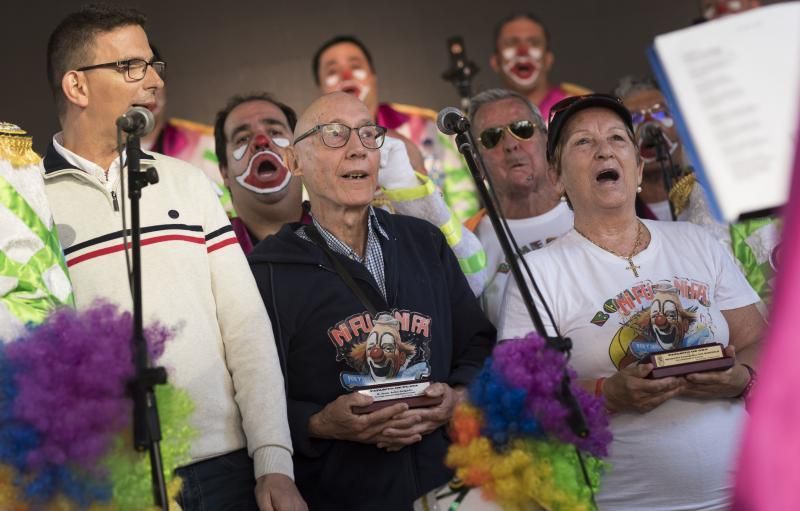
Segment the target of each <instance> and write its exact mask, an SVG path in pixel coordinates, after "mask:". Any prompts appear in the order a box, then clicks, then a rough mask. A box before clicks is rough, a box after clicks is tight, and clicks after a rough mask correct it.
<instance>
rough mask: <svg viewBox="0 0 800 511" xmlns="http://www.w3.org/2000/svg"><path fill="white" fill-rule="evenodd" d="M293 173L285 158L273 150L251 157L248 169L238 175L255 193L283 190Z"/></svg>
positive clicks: (240, 182) (244, 185) (241, 181)
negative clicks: (284, 161) (287, 166)
mask: <svg viewBox="0 0 800 511" xmlns="http://www.w3.org/2000/svg"><path fill="white" fill-rule="evenodd" d="M291 178H292V175H291V174H290V173H289V169H288V168H286V165H285V164H284V163H283V159H282V158H281V157H280V156H279V155H278V154H276V153H273V152H272V151H261V152H259V153H256V154H254V155H253V157H252V158H250V164H249V165H248V166H247V170H246V171H245V172H244V173H243V174H242V175H241V176H237V177H236V181H238V182H239V184H240V185H242V186H243V187H245V188H247V189H248V190H250V191H253V192H255V193H261V194H267V193H275V192H279V191H281V190H283V189H284V188H286V186H287V185H288V184H289V181H290V180H291Z"/></svg>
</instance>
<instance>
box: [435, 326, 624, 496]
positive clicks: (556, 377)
mask: <svg viewBox="0 0 800 511" xmlns="http://www.w3.org/2000/svg"><path fill="white" fill-rule="evenodd" d="M565 370H566V371H567V374H569V376H570V379H571V381H572V385H571V390H572V393H573V394H574V396H575V397H576V399H577V401H578V404H579V406H580V407H581V410H582V411H583V414H584V417H585V419H586V424H587V426H588V428H589V434H588V435H587V436H586V437H584V438H582V437H579V436H577V435H575V433H573V432H572V431H571V430H570V428H569V427H568V426H567V425H566V418H567V415H568V414H569V410H568V409H567V407H565V406H564V405H563V404H562V403H561V402H560V401H559V400H558V398H557V394H558V391H559V389H560V386H561V381H562V376H563V373H564V371H565ZM575 379H576V377H575V373H574V371H572V369H570V368H568V367H567V361H566V358H565V357H564V355H563V354H561V353H559V352H557V351H555V350H552V349H550V348H547V347H546V345H545V341H544V339H542V338H541V337H540V336H538V335H536V334H534V333H531V334H529V335H528V336H527V337H525V338H523V339H515V340H511V341H506V342H504V343H502V344H499V345H498V346H497V347H496V348H495V349H494V352H493V354H492V357H490V358H489V359H487V361H486V363H485V365H484V367H483V369H482V370H481V372H480V373H479V375H478V376H477V378H476V379H475V381H474V382H473V383H472V385H471V386H470V389H469V398H468V400H467V401H466V402H464V403H462V404H461V405H459V407H458V408H457V409H456V411H455V413H454V415H453V420H452V422H451V435H452V439H453V444H452V445H451V447H450V450H449V451H448V454H447V464H448V466H450V467H452V468H454V469H455V470H456V477H458V478H459V479H461V480H462V481H463V482H464V483H465V484H466V485H468V486H473V487H480V488H481V490H482V493H483V496H484V497H485V498H487V499H490V500H493V501H495V502H496V503H497V504H498V505H500V506H501V507H502V508H503V509H508V510H522V509H531V506H532V505H534V506H538V507H540V508H544V509H546V510H549V511H556V510H587V511H588V510H590V509H593V507H594V503H593V498H592V495H593V493H596V492H597V490H598V489H599V487H600V476H601V474H602V472H603V470H604V469H605V468H606V464H605V463H604V462H603V461H601V458H602V457H605V456H606V455H607V454H608V453H607V450H608V445H609V443H610V442H611V433H610V432H609V429H608V417H607V415H606V413H605V411H604V409H603V403H602V401H601V400H600V399H599V398H596V397H594V396H593V395H590V394H589V393H587V392H586V391H584V390H583V389H582V388H580V387H579V386H578V385H577V384H575V383H574V382H575ZM581 459H582V461H583V464H584V467H585V469H586V474H585V476H584V471H583V468H582V467H581ZM587 480H588V485H587Z"/></svg>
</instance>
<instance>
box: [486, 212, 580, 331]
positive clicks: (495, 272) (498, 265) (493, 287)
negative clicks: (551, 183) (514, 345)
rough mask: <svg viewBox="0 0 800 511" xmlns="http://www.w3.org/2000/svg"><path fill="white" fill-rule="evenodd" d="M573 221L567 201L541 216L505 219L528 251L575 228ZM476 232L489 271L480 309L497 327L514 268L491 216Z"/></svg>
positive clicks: (521, 244) (524, 250) (520, 243)
mask: <svg viewBox="0 0 800 511" xmlns="http://www.w3.org/2000/svg"><path fill="white" fill-rule="evenodd" d="M572 220H573V214H572V210H571V209H569V206H567V203H566V202H559V203H558V205H557V206H556V207H554V208H553V209H551V210H550V211H548V212H546V213H544V214H541V215H539V216H534V217H531V218H520V219H508V220H506V222H508V227H509V229H511V233H512V234H513V235H514V238H515V239H516V240H517V244H518V245H519V248H520V250H521V251H522V253H523V254H525V253H527V252H530V251H532V250H537V249H540V248H542V247H544V246H545V245H547V244H548V243H551V242H553V241H555V240H556V239H558V238H559V237H560V236H563V235H564V233H566V232H567V231H569V230H570V229H572ZM475 235H476V236H477V237H478V239H479V240H480V242H481V244H482V245H483V249H484V251H485V252H486V268H487V270H488V272H489V274H488V275H487V280H486V287H485V288H484V291H483V293H482V294H481V298H480V300H481V308H483V311H484V312H485V313H486V317H487V318H489V321H491V322H492V324H493V325H495V326H497V324H498V322H499V321H500V305H502V302H503V293H504V292H505V289H506V282H508V278H509V276H510V275H511V273H510V271H511V270H510V268H509V266H508V262H506V258H505V254H503V249H502V247H500V242H499V241H498V240H497V234H496V233H495V232H494V227H492V221H491V220H490V219H489V216H488V215H485V216H484V217H483V218H481V221H480V223H479V224H478V227H477V228H476V229H475Z"/></svg>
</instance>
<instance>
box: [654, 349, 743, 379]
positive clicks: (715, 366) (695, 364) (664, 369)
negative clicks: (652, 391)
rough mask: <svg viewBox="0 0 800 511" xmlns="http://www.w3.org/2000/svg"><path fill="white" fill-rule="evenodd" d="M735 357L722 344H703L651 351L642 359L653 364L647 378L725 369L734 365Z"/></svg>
mask: <svg viewBox="0 0 800 511" xmlns="http://www.w3.org/2000/svg"><path fill="white" fill-rule="evenodd" d="M735 361H736V360H735V358H734V357H730V356H727V355H726V354H725V351H724V348H723V346H722V344H719V343H713V344H703V345H700V346H694V347H689V348H678V349H675V350H669V351H659V352H656V353H651V354H650V355H649V356H648V357H646V358H644V359H642V360H641V362H640V363H642V364H653V370H652V371H650V374H648V375H647V378H650V379H657V378H665V377H667V376H683V375H685V374H689V373H700V372H705V371H724V370H726V369H728V368H730V367H733V364H734V363H735Z"/></svg>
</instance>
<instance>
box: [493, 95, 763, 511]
mask: <svg viewBox="0 0 800 511" xmlns="http://www.w3.org/2000/svg"><path fill="white" fill-rule="evenodd" d="M636 147H637V146H636V144H635V140H634V134H633V128H632V123H631V118H630V114H629V113H628V110H627V109H626V108H625V107H624V106H623V105H622V102H621V101H620V100H619V99H618V98H615V97H613V96H606V95H602V94H592V95H587V96H578V97H573V98H568V99H565V100H563V101H561V102H560V103H558V104H557V105H556V106H555V107H553V109H552V111H551V119H550V133H549V136H548V143H547V157H548V162H549V165H550V175H551V179H553V181H554V182H555V183H556V186H557V187H558V188H559V190H561V191H562V192H564V193H565V195H566V197H567V200H568V201H569V203H570V205H571V206H572V208H573V210H574V213H575V224H574V228H573V229H572V230H571V231H569V232H568V233H567V234H566V235H564V236H563V237H562V238H560V239H559V240H557V241H555V242H553V243H552V244H550V245H548V246H547V247H545V248H543V249H541V250H537V251H535V252H531V253H529V254H527V255H526V256H525V259H526V260H527V262H528V265H529V266H530V268H531V270H532V272H533V276H534V279H535V280H536V282H537V284H538V285H539V287H540V289H541V291H542V295H543V298H544V301H545V303H546V304H547V305H548V306H549V308H550V310H551V311H552V315H553V321H552V322H551V321H550V318H549V316H548V315H547V314H546V313H545V311H544V308H543V307H542V304H541V303H540V302H539V301H538V298H537V304H536V305H537V308H538V310H539V311H540V312H541V315H542V319H543V321H544V322H545V325H546V327H547V328H548V330H549V332H548V333H549V334H551V335H552V334H554V333H555V330H554V328H553V327H554V326H555V327H556V328H557V329H558V331H559V332H560V333H561V335H563V336H565V337H569V338H571V339H572V342H573V349H572V358H571V365H572V366H573V367H574V369H575V370H576V371H577V373H578V377H579V379H580V382H581V384H582V385H583V386H584V387H585V388H586V389H588V390H590V391H592V392H595V393H597V394H598V395H602V396H603V397H604V398H605V403H606V407H607V409H608V411H609V413H610V414H611V430H612V433H613V434H614V441H613V443H612V444H611V449H610V451H611V452H610V457H609V459H608V461H609V462H610V465H611V467H610V469H609V470H608V472H607V473H606V475H605V476H604V479H603V482H602V485H601V487H602V490H601V492H600V494H599V495H597V503H598V506H599V507H600V509H603V510H606V509H611V510H641V509H648V510H664V511H666V510H670V511H674V510H677V509H680V510H692V509H725V508H726V507H727V506H728V503H729V494H730V490H731V481H732V473H731V470H732V467H733V464H734V460H735V454H736V446H737V443H738V433H739V428H740V426H741V422H742V419H743V414H744V406H743V399H742V398H743V397H744V396H746V394H747V393H748V392H749V391H750V388H751V387H752V385H753V383H754V382H755V371H754V369H753V367H754V365H755V364H754V361H755V359H756V356H757V353H758V341H759V339H760V337H761V331H762V328H763V326H764V322H763V319H762V317H761V315H760V313H759V312H758V310H757V309H756V306H755V304H756V303H757V302H758V296H757V295H756V294H755V292H754V291H753V290H752V288H751V287H750V286H749V285H748V283H747V281H746V280H745V278H744V276H743V275H742V274H741V272H740V271H739V270H738V268H737V267H736V265H735V263H734V261H733V259H732V258H731V256H730V255H729V253H728V252H727V251H726V249H725V247H724V246H723V245H722V244H721V243H720V242H719V241H718V240H715V239H714V238H712V237H711V236H709V235H708V234H707V233H706V232H705V231H704V230H703V229H702V228H701V227H697V226H694V225H691V224H688V223H684V222H657V221H649V220H640V219H639V218H637V217H636V214H635V209H634V203H635V199H636V193H637V188H639V184H640V183H641V179H642V161H641V158H640V156H639V153H638V151H637V149H636ZM553 322H554V323H555V325H553ZM531 330H533V324H532V322H531V320H530V318H529V317H528V314H527V310H526V308H525V305H524V303H523V302H522V298H521V294H520V291H519V288H518V287H517V286H516V284H515V283H514V282H509V286H508V289H507V291H506V295H505V299H504V306H503V312H502V317H501V320H500V328H499V334H500V335H499V337H498V339H509V338H514V337H520V336H523V335H525V334H527V333H528V332H530V331H531ZM708 343H721V344H722V345H724V346H725V354H726V355H727V356H730V357H735V365H734V366H733V367H731V368H730V369H727V370H725V371H716V372H705V373H693V374H688V375H685V376H672V377H666V378H661V379H648V378H646V376H647V375H648V374H649V372H650V371H651V370H652V368H653V366H652V365H651V364H647V363H639V361H640V360H642V359H643V358H644V357H646V356H647V355H649V354H650V353H653V352H656V351H662V350H672V349H676V348H683V347H690V346H696V345H700V344H708Z"/></svg>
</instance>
